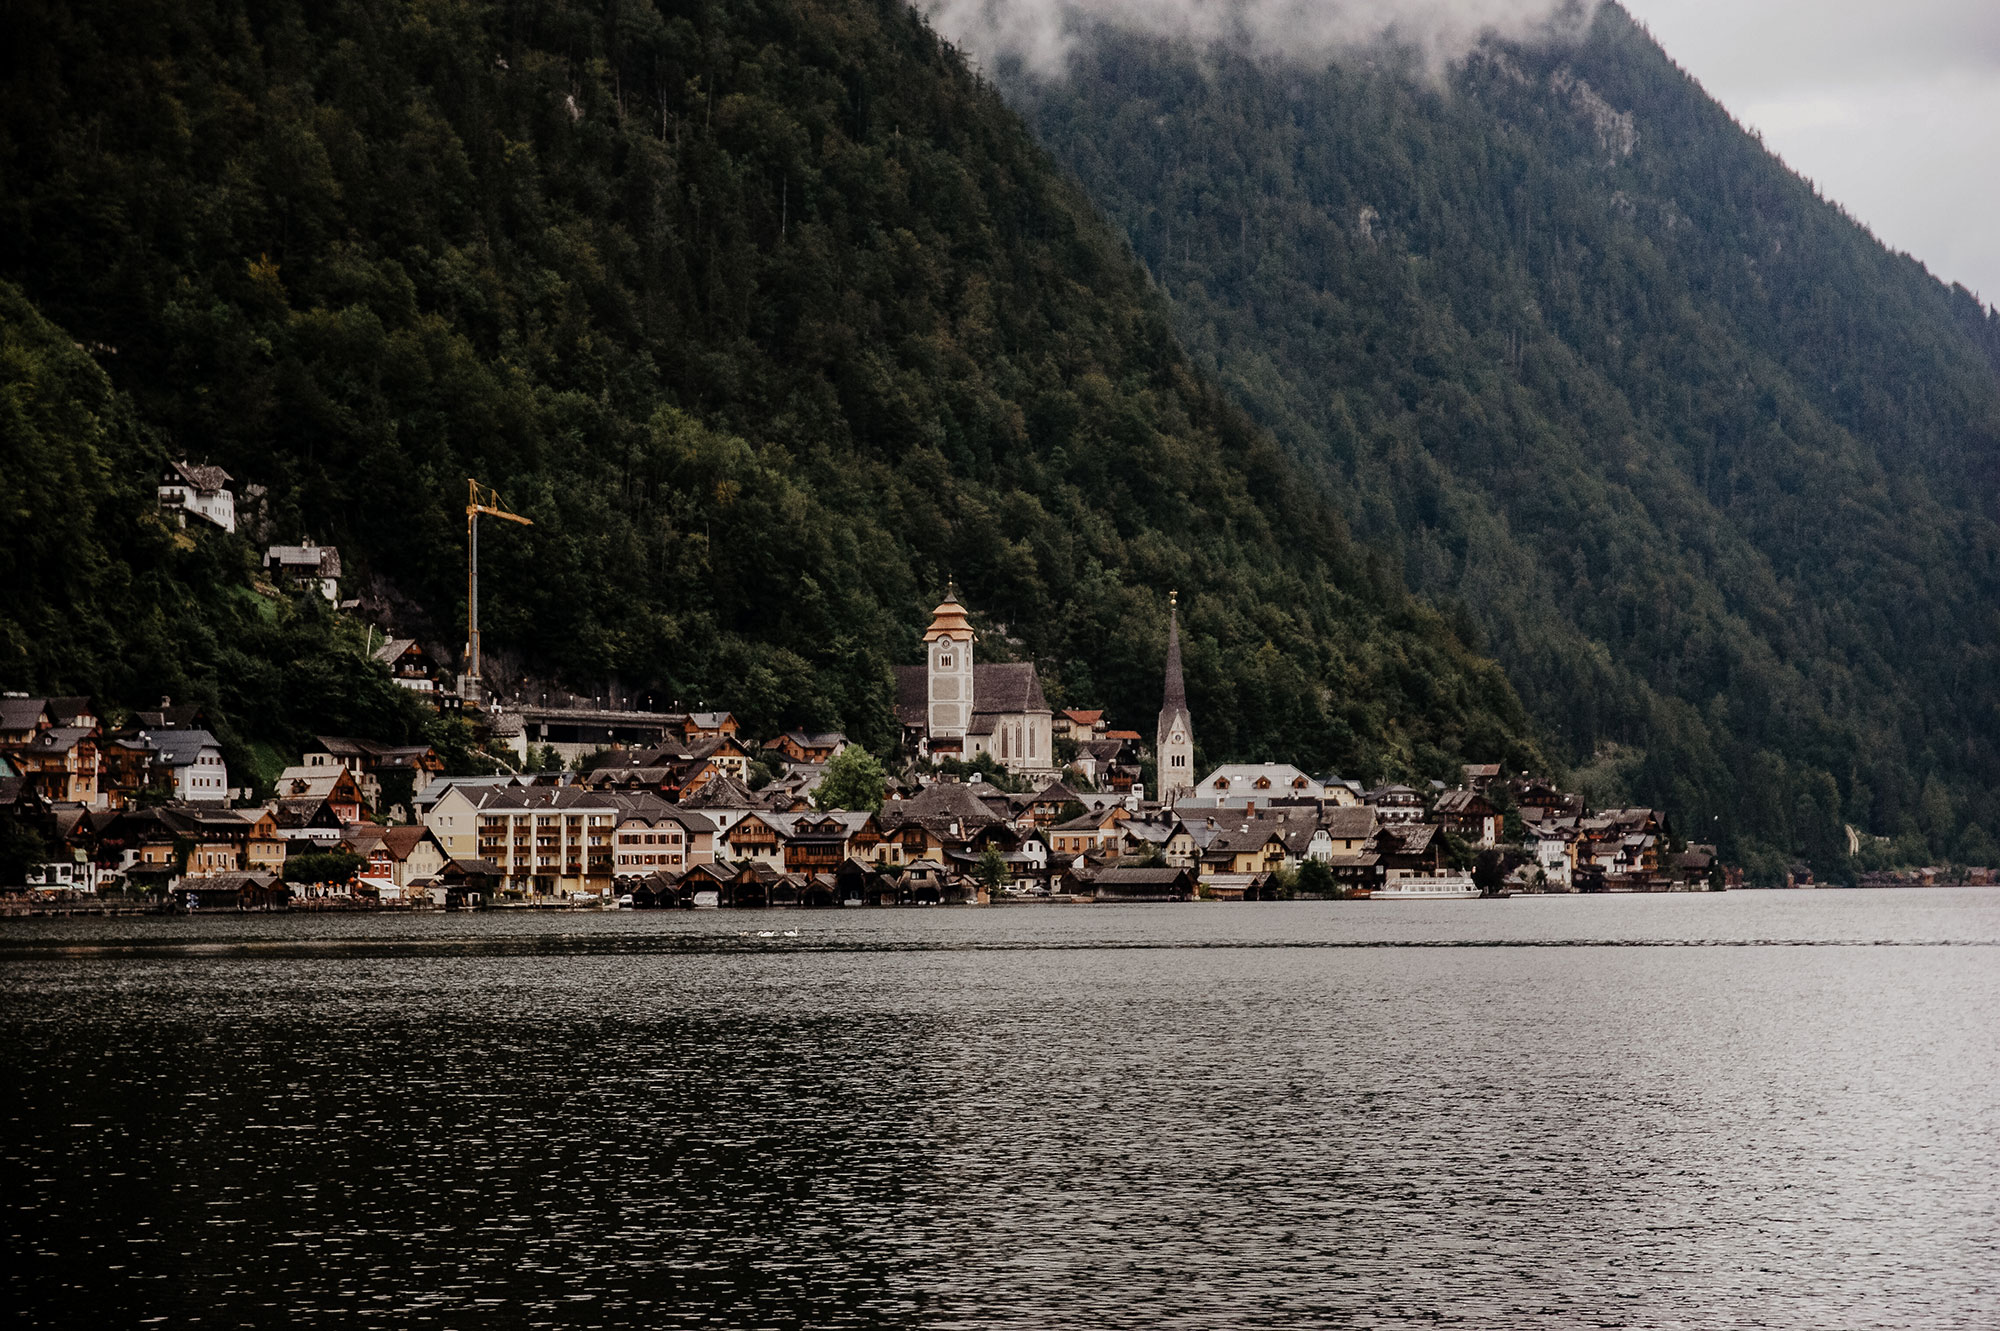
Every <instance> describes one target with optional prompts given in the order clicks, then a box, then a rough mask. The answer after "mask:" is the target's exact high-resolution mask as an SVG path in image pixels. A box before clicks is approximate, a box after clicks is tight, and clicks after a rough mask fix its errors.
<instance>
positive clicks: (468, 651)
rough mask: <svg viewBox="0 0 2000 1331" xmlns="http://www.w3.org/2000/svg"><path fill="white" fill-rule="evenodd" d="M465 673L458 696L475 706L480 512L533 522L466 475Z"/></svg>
mask: <svg viewBox="0 0 2000 1331" xmlns="http://www.w3.org/2000/svg"><path fill="white" fill-rule="evenodd" d="M465 485H466V500H465V674H464V676H463V677H461V678H460V679H459V681H458V696H459V697H461V698H463V699H464V700H465V701H466V702H468V703H471V704H472V705H473V706H474V707H478V706H480V705H482V704H483V703H484V701H485V699H484V698H483V697H481V690H480V684H479V515H480V514H481V513H484V514H486V516H488V517H490V518H505V519H506V520H507V521H509V522H518V523H520V524H521V525H522V526H523V527H532V526H534V525H535V524H534V523H533V522H532V521H530V520H529V519H527V518H524V517H522V516H521V515H520V514H519V513H514V512H510V511H509V510H508V508H507V506H506V505H505V504H503V503H501V502H500V496H499V495H498V494H496V493H494V490H493V487H492V486H490V485H481V484H480V483H479V482H478V481H475V480H473V479H472V478H471V477H470V476H468V477H466V478H465Z"/></svg>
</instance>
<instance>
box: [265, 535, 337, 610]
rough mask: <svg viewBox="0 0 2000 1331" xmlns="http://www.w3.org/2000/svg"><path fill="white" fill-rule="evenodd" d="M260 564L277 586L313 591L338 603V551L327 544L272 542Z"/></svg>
mask: <svg viewBox="0 0 2000 1331" xmlns="http://www.w3.org/2000/svg"><path fill="white" fill-rule="evenodd" d="M264 567H265V568H266V569H267V570H269V571H270V574H271V580H272V581H273V582H275V583H277V584H278V585H279V586H292V587H296V588H298V589H299V590H300V591H312V590H317V591H318V592H319V594H320V595H321V596H324V597H325V598H326V599H327V600H329V601H332V602H333V603H334V604H336V605H338V604H339V603H340V551H339V550H337V549H336V548H334V547H333V546H330V545H311V544H308V545H274V546H272V547H270V548H269V549H268V550H266V551H264Z"/></svg>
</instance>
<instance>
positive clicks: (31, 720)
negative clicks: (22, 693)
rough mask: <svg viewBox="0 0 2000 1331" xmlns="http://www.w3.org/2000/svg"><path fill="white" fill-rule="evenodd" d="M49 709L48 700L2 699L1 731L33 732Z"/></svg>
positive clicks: (0, 700)
mask: <svg viewBox="0 0 2000 1331" xmlns="http://www.w3.org/2000/svg"><path fill="white" fill-rule="evenodd" d="M48 708H49V700H48V699H47V698H0V730H33V729H34V728H35V727H36V726H38V725H40V724H41V723H42V717H43V716H44V715H46V714H47V712H48Z"/></svg>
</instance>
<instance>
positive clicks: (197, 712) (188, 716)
mask: <svg viewBox="0 0 2000 1331" xmlns="http://www.w3.org/2000/svg"><path fill="white" fill-rule="evenodd" d="M138 716H139V724H140V725H142V726H144V727H145V728H146V729H148V730H184V729H187V728H188V727H190V726H193V725H194V724H195V723H196V722H198V721H203V720H206V719H207V716H208V712H207V709H206V708H204V707H203V706H202V705H201V704H200V703H198V702H189V703H182V704H181V705H180V706H178V707H174V706H163V707H161V708H160V710H158V711H157V712H140V713H139V714H138Z"/></svg>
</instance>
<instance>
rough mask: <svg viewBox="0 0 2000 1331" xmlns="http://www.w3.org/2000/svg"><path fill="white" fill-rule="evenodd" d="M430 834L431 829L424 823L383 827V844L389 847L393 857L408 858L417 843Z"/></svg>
mask: <svg viewBox="0 0 2000 1331" xmlns="http://www.w3.org/2000/svg"><path fill="white" fill-rule="evenodd" d="M429 835H430V829H429V828H428V827H425V826H424V825H423V824H422V823H410V824H407V825H405V826H401V827H385V828H383V829H382V844H383V845H385V846H387V847H388V848H389V854H390V856H391V857H392V858H394V859H398V860H407V859H408V858H410V852H411V851H413V850H415V849H416V848H417V843H418V842H419V841H422V840H423V839H424V838H425V837H427V836H429Z"/></svg>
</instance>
